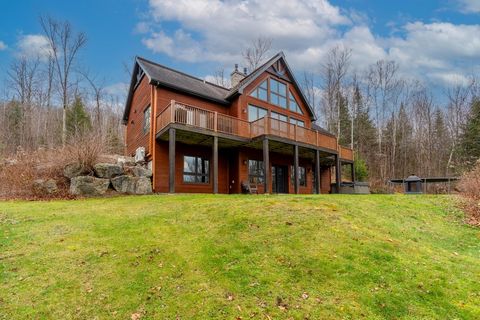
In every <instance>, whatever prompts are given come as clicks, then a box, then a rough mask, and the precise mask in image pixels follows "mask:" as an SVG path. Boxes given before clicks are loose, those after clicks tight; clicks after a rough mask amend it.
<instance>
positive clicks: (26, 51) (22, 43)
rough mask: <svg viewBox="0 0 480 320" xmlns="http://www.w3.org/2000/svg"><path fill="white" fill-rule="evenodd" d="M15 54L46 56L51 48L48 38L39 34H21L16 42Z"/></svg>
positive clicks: (42, 57) (43, 57)
mask: <svg viewBox="0 0 480 320" xmlns="http://www.w3.org/2000/svg"><path fill="white" fill-rule="evenodd" d="M17 47H18V52H17V55H19V56H25V57H38V58H40V59H45V58H48V56H49V55H50V54H51V48H50V45H49V43H48V39H47V38H46V37H45V36H43V35H39V34H28V35H24V36H21V37H20V39H19V41H18V43H17Z"/></svg>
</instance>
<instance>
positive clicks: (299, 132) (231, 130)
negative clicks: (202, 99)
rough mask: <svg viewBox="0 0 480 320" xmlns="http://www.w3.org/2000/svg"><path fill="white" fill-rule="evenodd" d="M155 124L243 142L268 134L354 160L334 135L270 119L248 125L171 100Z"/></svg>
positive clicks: (259, 120) (158, 129)
mask: <svg viewBox="0 0 480 320" xmlns="http://www.w3.org/2000/svg"><path fill="white" fill-rule="evenodd" d="M155 121H156V124H155V125H156V133H159V132H160V131H162V129H164V128H165V127H167V126H168V125H169V124H171V123H176V124H181V125H185V126H187V127H193V128H199V129H203V130H207V131H212V132H218V133H222V134H226V135H233V136H236V137H241V138H246V139H253V138H256V137H259V136H262V135H271V136H276V137H280V138H284V139H288V140H292V141H296V142H299V143H303V144H306V145H312V146H314V147H318V148H323V149H327V150H331V151H333V152H338V153H339V155H340V158H342V159H344V160H350V161H353V151H352V150H351V149H349V148H346V147H343V146H340V145H338V144H337V139H336V138H335V137H334V136H331V135H328V134H324V133H321V132H319V131H316V130H312V129H308V128H304V127H301V126H298V125H295V124H291V123H288V122H285V121H281V120H277V119H273V118H270V117H264V118H261V119H258V120H256V121H253V122H248V121H246V120H242V119H239V118H235V117H232V116H229V115H225V114H221V113H218V112H215V111H210V110H205V109H201V108H198V107H195V106H191V105H188V104H184V103H180V102H176V101H172V102H171V103H170V104H169V105H168V106H167V108H166V109H165V110H163V111H162V112H161V113H160V114H159V115H157V117H156V120H155Z"/></svg>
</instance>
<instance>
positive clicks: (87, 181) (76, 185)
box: [70, 176, 110, 196]
mask: <svg viewBox="0 0 480 320" xmlns="http://www.w3.org/2000/svg"><path fill="white" fill-rule="evenodd" d="M109 185H110V180H108V179H101V178H95V177H92V176H79V177H75V178H72V180H71V181H70V193H71V194H73V195H81V196H100V195H103V194H105V192H107V189H108V186H109Z"/></svg>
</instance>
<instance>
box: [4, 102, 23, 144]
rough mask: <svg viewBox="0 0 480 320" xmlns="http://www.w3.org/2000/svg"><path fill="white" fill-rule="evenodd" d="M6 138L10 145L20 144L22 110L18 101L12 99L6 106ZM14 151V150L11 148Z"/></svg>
mask: <svg viewBox="0 0 480 320" xmlns="http://www.w3.org/2000/svg"><path fill="white" fill-rule="evenodd" d="M6 120H7V127H8V130H7V140H8V142H9V145H11V146H15V147H18V146H21V142H22V141H21V140H22V132H23V123H24V112H23V109H22V107H21V106H20V103H18V102H17V101H12V102H10V103H9V104H8V106H7V114H6ZM11 151H15V150H11Z"/></svg>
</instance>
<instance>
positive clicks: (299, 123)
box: [290, 118, 305, 127]
mask: <svg viewBox="0 0 480 320" xmlns="http://www.w3.org/2000/svg"><path fill="white" fill-rule="evenodd" d="M290 123H291V124H296V125H297V126H299V127H305V122H303V121H302V120H298V119H295V118H290Z"/></svg>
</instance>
